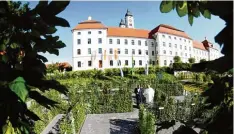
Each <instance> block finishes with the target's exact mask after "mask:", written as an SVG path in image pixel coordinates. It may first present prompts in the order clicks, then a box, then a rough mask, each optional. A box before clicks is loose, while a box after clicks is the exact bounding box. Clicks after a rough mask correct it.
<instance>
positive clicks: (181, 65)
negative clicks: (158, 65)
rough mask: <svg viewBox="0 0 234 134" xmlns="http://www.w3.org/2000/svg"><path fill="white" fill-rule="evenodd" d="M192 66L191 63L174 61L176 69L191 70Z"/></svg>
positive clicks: (174, 68)
mask: <svg viewBox="0 0 234 134" xmlns="http://www.w3.org/2000/svg"><path fill="white" fill-rule="evenodd" d="M191 68H192V64H191V63H173V70H174V71H189V70H191Z"/></svg>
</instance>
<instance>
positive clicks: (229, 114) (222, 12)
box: [161, 1, 233, 134]
mask: <svg viewBox="0 0 234 134" xmlns="http://www.w3.org/2000/svg"><path fill="white" fill-rule="evenodd" d="M173 3H174V5H176V4H177V3H179V2H177V1H173ZM161 9H164V8H161ZM167 10H168V9H167ZM168 11H171V10H168ZM187 11H188V16H189V23H190V24H191V25H192V23H193V17H198V16H199V15H200V13H201V14H202V15H203V16H204V17H205V18H209V19H210V18H211V14H212V15H215V16H219V17H220V18H221V19H222V20H224V21H225V22H226V26H225V27H224V28H223V29H222V30H221V31H220V32H219V33H218V35H216V37H215V41H216V42H217V43H218V44H219V45H220V46H223V48H222V51H221V52H222V53H223V54H224V56H223V57H220V58H219V59H216V60H213V61H205V62H201V63H197V64H193V65H192V68H191V71H195V72H204V71H206V72H216V73H219V75H216V76H215V75H213V74H212V73H211V74H212V76H211V77H212V81H214V84H209V85H210V87H209V88H208V89H207V90H205V96H206V98H207V101H206V103H205V104H206V105H208V107H205V109H204V110H200V111H202V112H203V114H208V115H209V116H205V117H204V118H203V119H204V120H205V121H204V122H202V123H201V124H200V126H201V125H202V126H203V129H205V130H206V131H207V132H208V133H218V134H223V133H226V134H229V133H230V134H231V133H232V131H233V122H232V118H233V105H232V103H233V98H232V97H231V96H232V92H233V81H232V79H233V78H232V77H233V75H232V74H230V73H229V76H228V71H229V70H230V69H232V68H233V30H232V29H233V1H187ZM161 12H164V11H162V10H161ZM199 12H200V13H199ZM179 16H180V15H179ZM197 78H198V76H197ZM200 78H202V79H204V77H200ZM205 80H206V81H209V78H208V80H207V79H205ZM212 85H213V86H212ZM210 109H212V110H210ZM191 124H193V125H195V124H196V122H195V123H194V122H193V123H191Z"/></svg>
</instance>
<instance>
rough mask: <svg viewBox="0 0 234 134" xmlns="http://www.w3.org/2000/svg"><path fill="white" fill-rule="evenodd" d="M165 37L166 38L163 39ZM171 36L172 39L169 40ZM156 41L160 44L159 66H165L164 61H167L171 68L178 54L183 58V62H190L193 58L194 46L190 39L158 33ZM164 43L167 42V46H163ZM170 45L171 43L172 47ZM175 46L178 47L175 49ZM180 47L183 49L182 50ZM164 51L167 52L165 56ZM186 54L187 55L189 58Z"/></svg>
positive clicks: (158, 49)
mask: <svg viewBox="0 0 234 134" xmlns="http://www.w3.org/2000/svg"><path fill="white" fill-rule="evenodd" d="M163 35H164V36H165V37H163ZM169 36H171V39H170V38H169ZM175 38H176V39H175ZM156 40H157V43H158V48H157V51H158V57H159V66H164V60H167V66H169V64H170V61H171V60H172V63H173V62H174V61H173V58H174V57H175V56H176V52H177V56H180V57H181V60H182V62H188V59H189V58H190V56H191V57H192V55H193V45H192V40H190V39H187V38H183V37H179V36H174V35H169V34H164V33H158V34H157V39H156ZM185 40H186V41H185ZM163 42H165V46H163ZM169 43H171V47H170V46H169ZM175 44H176V45H177V47H175ZM180 45H181V47H182V48H180ZM185 46H186V50H185ZM164 50H165V51H166V54H164ZM170 52H172V53H170ZM185 54H187V56H186V55H185Z"/></svg>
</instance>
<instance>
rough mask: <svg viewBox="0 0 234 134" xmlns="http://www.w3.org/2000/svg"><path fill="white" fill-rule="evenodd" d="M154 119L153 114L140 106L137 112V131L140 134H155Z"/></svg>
mask: <svg viewBox="0 0 234 134" xmlns="http://www.w3.org/2000/svg"><path fill="white" fill-rule="evenodd" d="M155 124H156V118H155V116H154V114H153V113H151V112H150V111H149V110H147V109H145V107H144V105H142V104H141V105H140V110H139V129H140V133H141V134H155V132H156V125H155Z"/></svg>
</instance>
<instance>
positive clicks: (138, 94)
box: [134, 85, 143, 107]
mask: <svg viewBox="0 0 234 134" xmlns="http://www.w3.org/2000/svg"><path fill="white" fill-rule="evenodd" d="M134 92H135V95H136V101H137V107H139V105H140V104H141V103H143V101H142V99H143V98H142V95H143V93H142V88H141V87H140V85H138V86H137V88H135V91H134Z"/></svg>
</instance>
